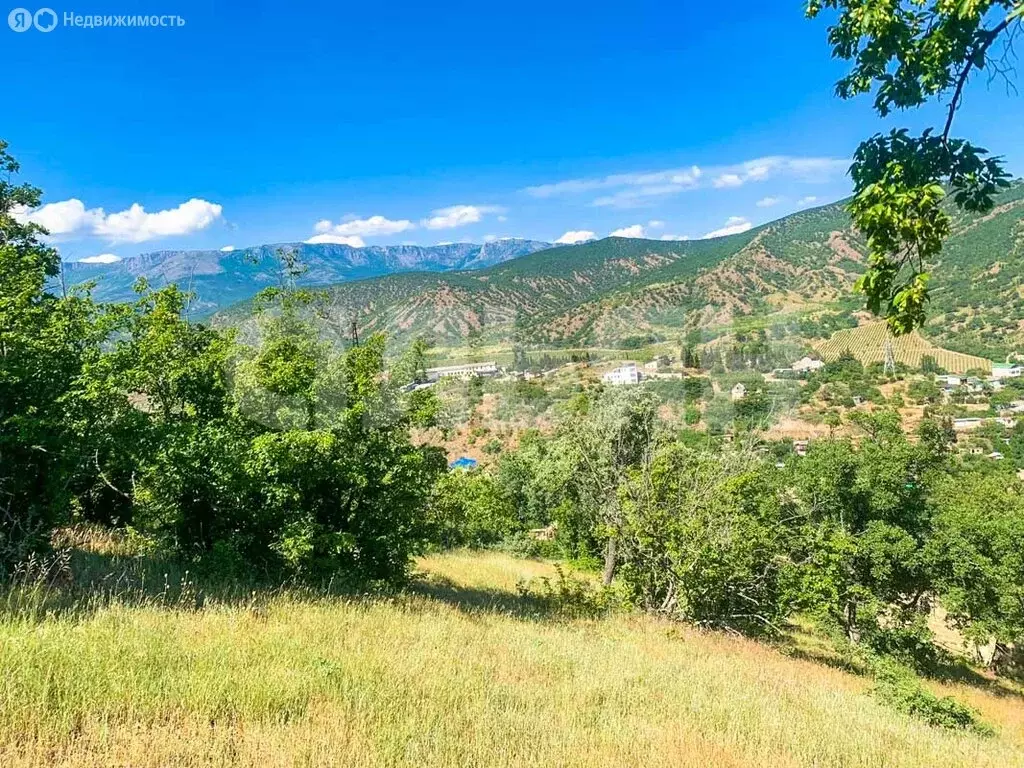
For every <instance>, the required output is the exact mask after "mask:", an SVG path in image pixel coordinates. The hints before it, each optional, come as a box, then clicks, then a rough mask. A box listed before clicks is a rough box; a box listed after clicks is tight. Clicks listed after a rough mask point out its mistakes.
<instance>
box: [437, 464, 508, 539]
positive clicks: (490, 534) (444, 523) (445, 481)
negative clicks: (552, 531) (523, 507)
mask: <svg viewBox="0 0 1024 768" xmlns="http://www.w3.org/2000/svg"><path fill="white" fill-rule="evenodd" d="M427 520H428V526H429V533H428V536H429V540H430V542H431V543H433V544H435V545H437V546H440V547H442V548H445V549H449V548H453V547H487V546H493V545H495V544H497V543H498V542H500V541H502V540H504V539H506V538H507V537H509V536H511V535H513V534H516V533H522V532H523V526H522V524H521V523H520V521H519V518H518V516H517V515H516V510H515V507H514V506H513V505H512V503H511V500H510V499H509V498H508V496H507V495H506V494H505V493H504V492H503V491H502V489H501V488H500V486H499V485H498V483H497V482H496V481H495V479H494V477H493V475H491V474H489V473H487V472H484V471H483V470H472V471H469V472H464V471H462V470H456V471H450V472H447V473H445V474H443V475H442V476H441V477H439V478H438V480H437V482H436V483H435V484H434V487H433V490H432V491H431V494H430V501H429V504H428V509H427Z"/></svg>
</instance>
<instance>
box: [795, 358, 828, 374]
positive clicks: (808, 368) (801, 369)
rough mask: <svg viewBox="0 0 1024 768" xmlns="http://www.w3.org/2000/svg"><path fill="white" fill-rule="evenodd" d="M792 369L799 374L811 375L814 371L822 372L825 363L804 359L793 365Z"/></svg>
mask: <svg viewBox="0 0 1024 768" xmlns="http://www.w3.org/2000/svg"><path fill="white" fill-rule="evenodd" d="M791 367H792V369H793V370H794V371H796V372H797V373H811V372H813V371H820V370H821V369H822V368H824V367H825V363H824V362H823V361H821V360H815V359H814V358H812V357H802V358H800V359H799V360H797V361H796V362H795V363H793V365H792V366H791Z"/></svg>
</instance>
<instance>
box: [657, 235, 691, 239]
mask: <svg viewBox="0 0 1024 768" xmlns="http://www.w3.org/2000/svg"><path fill="white" fill-rule="evenodd" d="M659 239H660V240H689V239H690V236H689V235H662V236H661V237H660V238H659Z"/></svg>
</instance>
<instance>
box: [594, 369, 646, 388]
mask: <svg viewBox="0 0 1024 768" xmlns="http://www.w3.org/2000/svg"><path fill="white" fill-rule="evenodd" d="M601 381H603V382H604V383H605V384H610V385H611V386H613V387H621V386H623V385H624V384H639V383H640V371H639V370H638V369H637V367H636V363H626V364H625V365H622V366H619V367H618V368H616V369H615V370H613V371H608V373H606V374H605V375H604V376H602V377H601Z"/></svg>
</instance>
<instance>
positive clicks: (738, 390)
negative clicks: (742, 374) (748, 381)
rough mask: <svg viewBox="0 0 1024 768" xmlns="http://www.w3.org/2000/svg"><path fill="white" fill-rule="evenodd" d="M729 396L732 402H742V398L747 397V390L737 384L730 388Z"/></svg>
mask: <svg viewBox="0 0 1024 768" xmlns="http://www.w3.org/2000/svg"><path fill="white" fill-rule="evenodd" d="M731 394H732V399H733V402H736V401H737V400H742V399H743V398H744V397H746V396H747V388H746V387H745V386H743V385H742V384H737V385H736V386H735V387H733V388H732V393H731Z"/></svg>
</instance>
